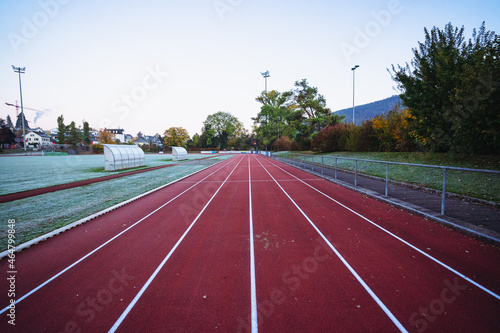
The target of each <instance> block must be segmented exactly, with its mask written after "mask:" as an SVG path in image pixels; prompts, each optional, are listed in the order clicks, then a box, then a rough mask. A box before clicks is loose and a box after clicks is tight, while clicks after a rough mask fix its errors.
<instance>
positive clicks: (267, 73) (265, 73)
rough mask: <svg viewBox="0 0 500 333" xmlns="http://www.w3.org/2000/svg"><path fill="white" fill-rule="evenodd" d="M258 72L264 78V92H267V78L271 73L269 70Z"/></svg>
mask: <svg viewBox="0 0 500 333" xmlns="http://www.w3.org/2000/svg"><path fill="white" fill-rule="evenodd" d="M260 74H262V76H263V77H264V79H265V81H266V93H267V78H268V77H269V76H271V75H270V74H269V71H265V72H264V73H260Z"/></svg>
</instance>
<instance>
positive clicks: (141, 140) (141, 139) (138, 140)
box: [134, 138, 149, 147]
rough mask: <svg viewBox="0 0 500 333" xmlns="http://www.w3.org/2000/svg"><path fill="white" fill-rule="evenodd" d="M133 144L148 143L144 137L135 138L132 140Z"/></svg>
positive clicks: (141, 144) (142, 144)
mask: <svg viewBox="0 0 500 333" xmlns="http://www.w3.org/2000/svg"><path fill="white" fill-rule="evenodd" d="M134 144H136V145H138V146H139V147H142V146H145V145H149V141H148V140H146V139H145V138H138V139H137V140H135V141H134Z"/></svg>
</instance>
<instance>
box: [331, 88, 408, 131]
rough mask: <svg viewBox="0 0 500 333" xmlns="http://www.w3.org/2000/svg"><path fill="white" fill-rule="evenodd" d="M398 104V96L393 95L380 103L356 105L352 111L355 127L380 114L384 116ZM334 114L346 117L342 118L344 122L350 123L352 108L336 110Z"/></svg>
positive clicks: (399, 101)
mask: <svg viewBox="0 0 500 333" xmlns="http://www.w3.org/2000/svg"><path fill="white" fill-rule="evenodd" d="M398 103H401V99H400V98H399V96H397V95H394V96H391V97H389V98H386V99H383V100H380V101H376V102H372V103H368V104H364V105H356V107H355V109H354V112H355V120H356V125H360V124H361V123H362V122H363V121H364V120H367V119H372V118H374V117H376V116H378V115H381V114H386V113H387V112H389V111H390V110H392V109H393V108H394V106H396V104H398ZM334 113H335V114H338V115H345V116H346V117H345V118H344V122H345V123H352V107H351V108H347V109H343V110H338V111H335V112H334Z"/></svg>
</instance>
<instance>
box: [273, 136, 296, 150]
mask: <svg viewBox="0 0 500 333" xmlns="http://www.w3.org/2000/svg"><path fill="white" fill-rule="evenodd" d="M273 149H274V150H295V149H296V148H295V142H293V141H292V140H291V139H290V138H289V137H288V136H286V135H284V136H281V137H280V138H279V140H276V141H274V143H273Z"/></svg>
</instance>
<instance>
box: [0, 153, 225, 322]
mask: <svg viewBox="0 0 500 333" xmlns="http://www.w3.org/2000/svg"><path fill="white" fill-rule="evenodd" d="M229 163H230V162H228V163H226V164H224V165H223V166H221V167H220V168H218V169H217V170H215V171H214V172H212V173H211V174H209V175H208V176H206V177H205V178H203V179H202V180H200V181H199V182H197V183H196V184H194V185H193V186H191V187H189V188H188V189H186V190H185V191H183V192H182V193H180V194H178V195H177V196H176V197H174V198H172V199H170V200H169V201H168V202H166V203H164V204H163V205H161V206H160V207H158V208H157V209H155V210H154V211H152V212H151V213H149V214H148V215H146V216H144V217H143V218H142V219H140V220H138V221H137V222H135V223H134V224H132V225H131V226H130V227H128V228H127V229H125V230H123V231H122V232H120V233H119V234H117V235H115V236H114V237H112V238H110V239H109V240H107V241H106V242H104V243H103V244H101V245H99V246H98V247H96V248H95V249H94V250H92V251H90V252H89V253H87V254H86V255H84V256H83V257H81V258H80V259H78V260H77V261H75V262H74V263H72V264H71V265H69V266H68V267H66V268H65V269H63V270H62V271H60V272H59V273H57V274H56V275H54V276H52V277H51V278H50V279H48V280H46V281H45V282H43V283H42V284H40V285H39V286H38V287H36V288H34V289H33V290H31V291H30V292H28V293H27V294H25V295H23V296H22V297H20V298H18V299H17V300H16V302H15V304H18V303H19V302H21V301H22V300H24V299H26V298H27V297H29V296H31V295H32V294H34V293H35V292H37V291H38V290H40V289H41V288H43V287H44V286H46V285H47V284H49V283H50V282H52V281H54V280H55V279H56V278H58V277H59V276H61V275H62V274H64V273H66V272H67V271H68V270H70V269H71V268H73V267H75V266H76V265H78V264H79V263H81V262H82V261H83V260H85V259H87V258H88V257H90V256H91V255H92V254H94V253H96V252H97V251H99V250H100V249H102V248H103V247H104V246H106V245H108V244H109V243H111V242H112V241H113V240H115V239H116V238H118V237H120V236H121V235H123V234H124V233H125V232H127V231H129V230H130V229H132V228H133V227H135V226H136V225H137V224H139V223H141V222H142V221H144V220H145V219H147V218H148V217H150V216H151V215H153V214H154V213H156V212H157V211H159V210H160V209H162V208H164V207H165V206H166V205H168V204H169V203H171V202H172V201H174V200H175V199H177V198H178V197H180V196H181V195H183V194H184V193H186V192H187V191H189V190H191V189H192V188H193V187H195V186H196V185H198V184H200V183H201V182H202V181H203V180H205V179H207V178H208V177H210V176H211V175H213V174H214V173H216V172H217V171H219V170H220V169H222V168H224V167H225V166H226V165H228V164H229ZM9 307H10V306H6V307H5V308H3V309H2V311H0V314H2V313H4V312H5V311H7V310H8V309H9Z"/></svg>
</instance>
